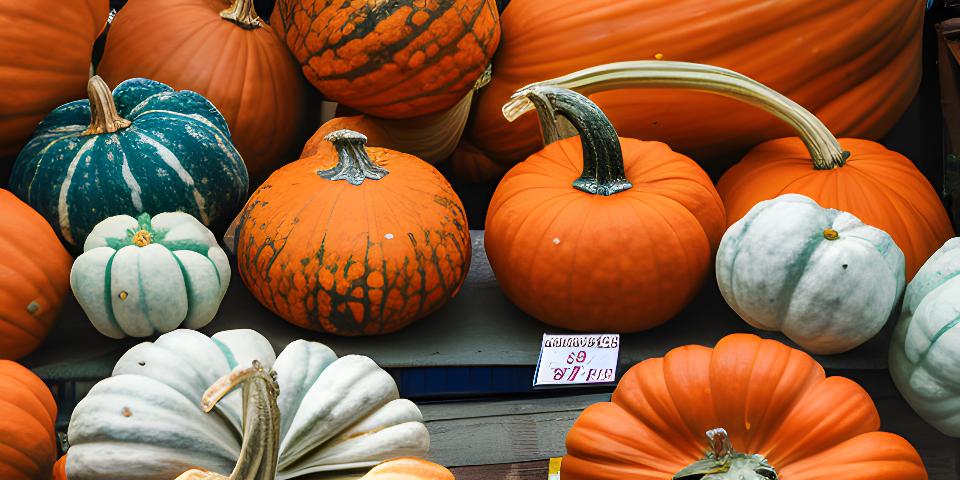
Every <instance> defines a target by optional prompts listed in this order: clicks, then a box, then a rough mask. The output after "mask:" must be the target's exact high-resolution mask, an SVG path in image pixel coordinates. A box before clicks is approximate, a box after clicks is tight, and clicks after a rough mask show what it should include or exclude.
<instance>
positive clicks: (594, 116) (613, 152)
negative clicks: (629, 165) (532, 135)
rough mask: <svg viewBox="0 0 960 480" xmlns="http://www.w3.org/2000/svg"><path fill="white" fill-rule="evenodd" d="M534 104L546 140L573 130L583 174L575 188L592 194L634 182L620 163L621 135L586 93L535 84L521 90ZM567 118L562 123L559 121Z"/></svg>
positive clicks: (611, 191) (615, 190)
mask: <svg viewBox="0 0 960 480" xmlns="http://www.w3.org/2000/svg"><path fill="white" fill-rule="evenodd" d="M523 95H524V99H525V100H527V101H529V102H530V104H531V105H535V106H536V109H537V115H538V117H539V118H540V126H541V128H542V130H543V136H544V142H545V144H550V143H552V142H553V141H556V140H558V139H560V138H567V137H569V136H570V135H568V134H566V133H572V134H573V135H580V143H581V145H582V146H583V174H582V175H581V176H580V178H578V179H576V180H574V181H573V186H574V188H576V189H578V190H581V191H584V192H587V193H592V194H595V195H613V194H615V193H618V192H622V191H624V190H628V189H629V188H631V187H632V186H633V185H632V184H631V183H630V182H629V181H628V180H627V176H626V173H625V172H624V167H623V152H622V151H621V149H620V139H619V138H618V137H617V131H616V130H614V129H613V125H612V124H611V123H610V120H607V117H606V116H605V115H604V114H603V112H602V111H600V108H599V107H597V105H596V104H595V103H593V102H591V101H590V100H589V99H588V98H587V97H584V96H583V95H580V94H579V93H577V92H574V91H571V90H567V89H565V88H557V87H550V86H535V87H532V88H529V89H525V90H524V91H523ZM563 119H565V120H566V121H569V124H563V123H561V121H564V120H563Z"/></svg>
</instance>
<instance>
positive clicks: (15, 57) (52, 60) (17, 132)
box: [0, 0, 110, 175]
mask: <svg viewBox="0 0 960 480" xmlns="http://www.w3.org/2000/svg"><path fill="white" fill-rule="evenodd" d="M109 11H110V1H109V0H75V1H70V2H63V1H61V0H30V1H28V2H25V1H22V0H3V1H2V2H0V52H3V53H2V54H0V91H2V92H4V94H3V95H2V96H0V159H13V158H15V157H16V155H17V152H19V151H20V149H21V148H22V147H23V145H24V144H25V143H26V142H27V140H29V139H30V134H31V133H33V131H34V129H36V128H37V123H39V122H40V120H43V117H44V115H46V114H48V113H50V111H51V110H53V109H54V108H56V107H57V106H58V105H62V104H64V103H66V102H69V101H71V100H75V99H77V98H82V97H83V91H84V88H86V84H87V79H88V78H89V77H90V52H91V51H92V50H93V42H94V41H95V40H96V39H97V36H98V35H100V31H101V30H102V29H103V26H104V25H105V24H106V21H107V14H108V12H109ZM5 163H6V162H5ZM9 169H10V164H6V165H3V166H0V174H4V175H5V174H7V173H9V171H10V170H9Z"/></svg>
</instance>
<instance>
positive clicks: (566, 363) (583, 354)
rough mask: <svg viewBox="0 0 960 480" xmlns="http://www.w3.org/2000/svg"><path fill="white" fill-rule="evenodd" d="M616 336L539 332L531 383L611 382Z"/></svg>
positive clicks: (614, 373)
mask: <svg viewBox="0 0 960 480" xmlns="http://www.w3.org/2000/svg"><path fill="white" fill-rule="evenodd" d="M619 357H620V335H617V334H592V335H551V334H549V333H545V334H544V335H543V343H542V344H541V345H540V359H539V360H538V361H537V373H536V374H535V375H534V379H533V386H535V387H537V386H543V385H582V384H589V383H612V382H614V381H616V379H617V360H618V359H619Z"/></svg>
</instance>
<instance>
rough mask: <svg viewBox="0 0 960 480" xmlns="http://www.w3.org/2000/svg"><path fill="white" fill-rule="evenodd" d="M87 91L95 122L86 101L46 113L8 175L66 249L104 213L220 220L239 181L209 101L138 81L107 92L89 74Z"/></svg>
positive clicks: (241, 193) (240, 189)
mask: <svg viewBox="0 0 960 480" xmlns="http://www.w3.org/2000/svg"><path fill="white" fill-rule="evenodd" d="M88 92H89V93H90V94H91V96H93V97H94V99H95V105H94V110H95V111H96V112H98V115H96V116H94V121H93V122H91V103H90V101H89V100H78V101H75V102H71V103H68V104H66V105H63V106H61V107H59V108H57V109H56V110H54V111H53V112H52V113H51V114H50V115H48V116H47V118H46V119H44V121H43V122H42V123H41V124H40V126H39V127H38V128H37V132H36V134H35V135H34V137H33V139H31V140H30V143H28V144H27V146H26V147H25V148H24V149H23V151H22V152H20V156H19V157H17V162H16V164H14V168H13V175H12V176H11V178H10V186H11V189H12V190H13V192H14V193H16V194H17V196H18V197H20V198H21V199H23V200H24V201H26V202H27V203H29V204H30V206H32V207H33V208H35V209H36V210H37V211H38V212H40V213H41V214H42V215H43V216H44V217H46V219H47V221H48V222H49V223H50V225H52V226H53V228H54V230H55V231H56V232H57V233H58V234H59V235H60V237H61V238H62V239H63V240H64V242H65V243H66V244H67V245H68V248H71V249H73V250H79V247H80V246H81V245H83V242H84V240H85V239H86V238H87V235H88V234H89V233H90V230H92V229H93V227H94V226H95V225H96V224H97V223H99V222H100V221H101V220H103V219H104V218H107V217H111V216H113V215H136V214H139V213H142V212H164V211H183V212H186V213H189V214H191V215H193V216H194V217H197V218H198V219H199V220H200V221H201V222H203V224H204V225H207V226H210V227H211V228H213V229H214V230H218V229H221V228H224V227H226V225H227V224H228V223H229V221H230V219H231V218H232V216H233V215H234V214H236V212H237V210H238V209H239V208H240V205H241V204H242V203H241V202H243V199H244V198H245V196H246V193H247V186H248V179H247V169H246V167H245V166H244V164H243V160H242V159H241V158H240V155H239V154H238V153H237V150H236V149H235V148H234V147H233V144H232V143H231V141H230V131H229V129H228V128H227V124H226V122H225V121H224V120H223V117H221V116H220V113H219V112H217V109H216V107H214V106H213V105H212V104H211V103H210V102H209V101H207V100H206V99H205V98H203V97H202V96H200V95H198V94H196V93H194V92H189V91H183V92H177V91H174V90H173V89H172V88H170V87H168V86H166V85H164V84H162V83H159V82H154V81H152V80H146V79H142V78H136V79H131V80H127V81H125V82H123V83H121V84H120V85H118V86H117V88H116V89H115V90H114V91H113V92H112V94H111V93H110V91H109V89H107V88H106V85H105V84H104V83H103V81H102V80H101V79H99V77H94V78H92V79H91V81H90V84H89V89H88ZM114 102H115V104H116V105H115V108H114V105H113V104H114ZM104 112H106V113H104ZM118 115H119V118H117V116H118ZM124 122H125V123H124ZM105 125H115V126H111V127H110V128H109V129H108V128H107V127H106V126H105ZM123 125H126V126H123ZM88 129H89V130H90V133H87V131H88ZM111 129H112V131H111Z"/></svg>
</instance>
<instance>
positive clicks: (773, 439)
mask: <svg viewBox="0 0 960 480" xmlns="http://www.w3.org/2000/svg"><path fill="white" fill-rule="evenodd" d="M879 428H880V417H879V415H878V414H877V409H876V407H875V406H874V404H873V400H871V398H870V395H869V394H867V392H866V391H864V390H863V388H861V387H860V386H859V385H857V384H856V383H854V382H852V381H850V380H848V379H846V378H843V377H829V378H828V377H826V375H825V374H824V371H823V367H821V366H820V364H818V363H817V362H816V361H815V360H814V359H812V358H811V357H810V356H809V355H807V354H806V353H804V352H802V351H800V350H795V349H792V348H790V347H787V346H785V345H783V344H781V343H779V342H777V341H774V340H761V339H760V338H759V337H756V336H754V335H747V334H735V335H730V336H727V337H725V338H723V339H721V340H720V341H719V342H718V343H717V345H716V346H715V347H714V348H706V347H701V346H699V345H688V346H685V347H679V348H675V349H673V350H671V351H670V352H668V353H667V354H666V355H665V356H664V357H663V358H651V359H648V360H644V361H643V362H641V363H639V364H637V365H636V366H634V367H633V368H631V369H630V370H629V371H628V372H627V373H626V374H625V375H624V376H623V378H622V379H621V380H620V383H619V385H617V389H616V391H614V393H613V398H612V399H611V401H610V402H604V403H598V404H595V405H591V406H590V407H587V409H586V410H584V411H583V413H582V414H581V415H580V418H578V419H577V421H576V423H574V425H573V428H572V429H571V430H570V432H569V433H568V434H567V455H566V456H565V457H564V458H563V466H562V472H561V475H562V476H563V479H564V480H623V479H627V478H629V479H632V480H663V479H667V478H674V479H695V478H701V477H702V476H703V475H704V474H706V473H709V472H712V473H715V474H716V475H717V477H713V476H711V477H710V478H718V479H727V478H729V479H740V478H751V479H763V478H768V479H774V478H777V476H775V475H774V472H775V474H776V475H779V478H781V479H783V480H833V479H839V478H842V479H844V480H868V479H869V480H926V478H927V472H926V470H925V469H924V466H923V462H922V460H921V459H920V456H919V455H918V454H917V452H916V450H914V448H913V447H912V446H911V445H910V444H909V443H908V442H907V441H906V440H904V439H903V438H901V437H899V436H897V435H894V434H890V433H885V432H880V431H878V430H879ZM705 434H706V435H705ZM708 437H709V440H708ZM705 452H707V453H708V455H710V454H712V455H713V458H705V456H704V453H705ZM738 471H739V472H740V473H741V474H742V475H743V476H738V475H736V473H737V472H738ZM747 472H749V473H747ZM751 474H752V475H751ZM758 474H759V475H758ZM754 475H756V476H754Z"/></svg>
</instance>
